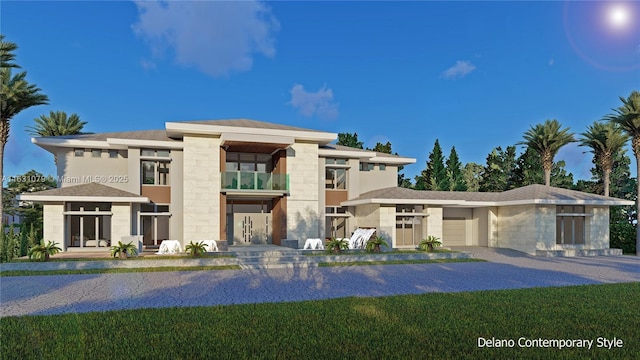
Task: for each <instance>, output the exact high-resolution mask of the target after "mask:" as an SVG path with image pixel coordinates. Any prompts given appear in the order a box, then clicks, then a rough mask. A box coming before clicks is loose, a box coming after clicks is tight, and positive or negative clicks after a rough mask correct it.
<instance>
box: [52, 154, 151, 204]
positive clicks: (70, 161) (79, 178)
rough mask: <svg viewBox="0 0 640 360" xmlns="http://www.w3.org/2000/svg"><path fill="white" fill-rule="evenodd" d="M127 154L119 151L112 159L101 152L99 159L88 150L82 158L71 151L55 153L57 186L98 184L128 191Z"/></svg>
mask: <svg viewBox="0 0 640 360" xmlns="http://www.w3.org/2000/svg"><path fill="white" fill-rule="evenodd" d="M127 154H128V153H127V151H125V150H120V151H119V152H118V157H117V158H113V159H112V158H110V157H109V153H108V152H106V151H105V152H101V153H100V157H93V156H92V153H91V151H90V150H89V151H85V152H84V156H82V157H78V156H75V152H74V150H73V149H71V150H68V149H64V151H59V152H58V153H57V156H58V157H57V159H58V165H57V166H58V179H57V180H58V183H59V184H58V186H59V187H67V186H75V185H81V184H86V183H91V182H98V183H101V184H103V185H107V186H111V187H114V188H116V189H120V190H124V191H130V186H129V184H130V182H131V178H129V169H128V158H127V157H126V156H127ZM138 191H139V189H138ZM136 193H138V192H136Z"/></svg>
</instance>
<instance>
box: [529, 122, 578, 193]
mask: <svg viewBox="0 0 640 360" xmlns="http://www.w3.org/2000/svg"><path fill="white" fill-rule="evenodd" d="M560 128H561V125H560V122H558V120H556V119H553V120H546V121H545V122H544V123H542V124H537V125H536V126H531V128H530V129H529V130H527V131H526V132H525V133H524V135H523V138H524V141H521V142H519V143H518V145H526V146H527V147H530V148H532V149H534V150H535V151H537V152H538V153H539V154H540V158H541V160H542V169H543V170H544V183H545V184H546V185H547V186H549V185H551V170H552V169H553V158H554V157H555V156H556V154H557V153H558V151H559V150H560V148H561V147H563V146H565V145H567V144H568V143H570V142H573V141H575V139H574V138H573V133H570V132H569V128H564V129H560Z"/></svg>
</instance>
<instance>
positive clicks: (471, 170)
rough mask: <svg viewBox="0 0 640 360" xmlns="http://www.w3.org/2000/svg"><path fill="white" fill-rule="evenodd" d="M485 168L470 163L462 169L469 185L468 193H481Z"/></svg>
mask: <svg viewBox="0 0 640 360" xmlns="http://www.w3.org/2000/svg"><path fill="white" fill-rule="evenodd" d="M483 170H484V167H482V165H480V164H477V163H474V162H468V163H466V164H465V165H464V169H462V176H464V181H465V183H466V184H467V191H480V181H481V180H482V171H483Z"/></svg>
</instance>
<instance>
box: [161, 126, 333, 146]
mask: <svg viewBox="0 0 640 360" xmlns="http://www.w3.org/2000/svg"><path fill="white" fill-rule="evenodd" d="M165 128H166V129H167V135H168V136H169V137H181V136H183V135H185V134H193V135H218V136H223V135H224V136H230V135H231V134H235V135H239V136H249V135H256V136H258V137H260V138H262V137H265V136H282V137H290V138H293V139H295V140H297V141H309V142H313V143H318V144H328V143H330V142H332V141H334V140H335V139H337V134H335V133H329V132H321V131H304V130H284V129H264V128H251V127H239V126H221V125H210V124H189V123H180V122H167V123H165Z"/></svg>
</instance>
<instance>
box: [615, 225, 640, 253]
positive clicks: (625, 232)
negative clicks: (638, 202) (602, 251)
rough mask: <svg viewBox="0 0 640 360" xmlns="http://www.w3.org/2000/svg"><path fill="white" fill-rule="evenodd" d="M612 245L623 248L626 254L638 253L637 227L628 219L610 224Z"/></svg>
mask: <svg viewBox="0 0 640 360" xmlns="http://www.w3.org/2000/svg"><path fill="white" fill-rule="evenodd" d="M609 239H610V247H611V248H614V249H622V252H624V253H625V254H635V253H636V227H635V226H634V225H633V224H631V223H630V222H628V221H617V222H614V223H611V224H610V225H609Z"/></svg>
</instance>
